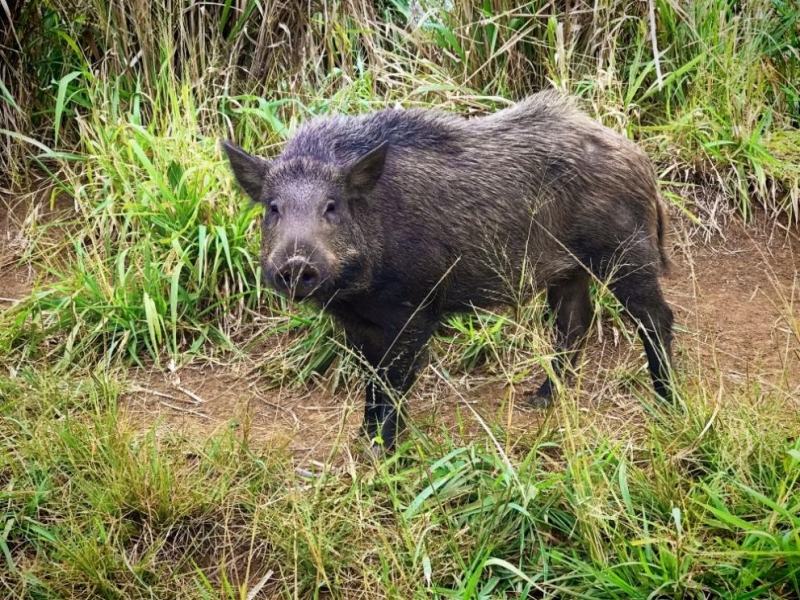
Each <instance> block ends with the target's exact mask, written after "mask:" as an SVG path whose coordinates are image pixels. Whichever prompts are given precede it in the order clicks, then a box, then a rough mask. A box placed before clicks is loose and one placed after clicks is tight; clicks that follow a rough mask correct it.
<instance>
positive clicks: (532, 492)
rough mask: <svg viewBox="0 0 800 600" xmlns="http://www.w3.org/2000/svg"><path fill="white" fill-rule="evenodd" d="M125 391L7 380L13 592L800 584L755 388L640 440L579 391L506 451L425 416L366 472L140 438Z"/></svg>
mask: <svg viewBox="0 0 800 600" xmlns="http://www.w3.org/2000/svg"><path fill="white" fill-rule="evenodd" d="M122 387H123V385H122V383H121V382H119V381H118V380H117V379H116V378H115V377H114V376H113V375H107V374H106V375H104V374H100V373H96V374H95V376H94V377H92V378H87V379H72V378H71V379H69V380H64V379H63V378H59V377H54V376H53V375H51V374H48V373H47V372H40V373H33V372H30V371H26V372H24V373H21V374H20V376H19V377H17V378H14V379H8V378H4V379H2V380H0V389H1V390H2V392H3V397H4V401H3V404H2V407H0V410H1V411H2V422H1V423H2V425H1V426H0V427H1V429H0V431H2V443H3V453H2V457H3V458H2V465H1V466H0V472H2V473H3V481H4V486H3V492H2V503H3V507H4V512H5V519H4V530H3V534H2V537H0V549H2V552H3V560H4V563H5V566H6V568H5V574H4V575H3V576H2V579H1V580H0V584H2V586H3V587H4V589H5V594H6V597H41V598H57V597H104V598H115V597H119V598H135V597H176V596H177V597H197V598H202V597H220V596H223V597H231V598H234V597H235V598H241V597H244V596H245V595H246V593H247V591H249V590H250V589H252V588H253V587H254V586H255V585H256V584H257V583H258V581H259V580H260V579H261V578H262V577H263V576H264V575H265V574H266V573H267V572H268V571H271V572H272V577H271V578H270V579H269V581H268V582H267V584H266V589H268V590H270V594H274V595H276V596H278V597H294V594H296V595H298V596H300V597H316V596H317V595H319V594H322V593H323V592H325V591H327V593H330V594H332V595H333V596H334V597H352V596H353V595H355V596H360V595H363V596H372V595H380V596H384V595H385V596H388V597H396V598H408V597H431V596H432V597H468V598H477V597H498V595H501V594H509V593H510V594H515V595H517V594H519V595H523V596H524V595H528V596H531V595H532V596H538V595H541V594H545V595H546V596H550V597H603V598H639V597H641V598H647V597H652V594H653V593H657V594H660V595H662V597H676V596H677V597H727V598H747V597H764V598H766V597H772V598H780V597H793V596H795V595H797V593H798V592H799V591H800V573H799V572H798V570H800V516H799V515H798V510H800V504H798V494H797V480H798V477H800V445H799V442H798V441H797V440H796V439H795V441H794V442H792V441H790V440H788V439H786V438H785V437H783V436H782V435H781V434H780V433H778V432H777V431H774V430H773V432H772V433H769V434H767V435H764V431H765V429H764V426H765V425H768V424H767V423H765V422H764V418H765V417H764V410H763V409H762V410H755V409H754V408H748V399H747V398H739V399H738V400H739V402H738V403H736V404H733V403H730V404H728V405H726V406H722V407H720V406H715V405H714V403H713V402H712V401H705V400H704V399H703V398H702V397H697V398H696V401H695V402H694V403H693V405H692V407H691V409H690V410H689V412H688V413H687V414H684V413H677V412H676V413H675V414H671V415H669V414H667V415H663V416H662V418H661V419H660V420H659V422H658V423H654V424H652V425H650V426H649V431H647V432H646V434H645V435H644V436H641V438H640V439H639V440H638V441H633V443H632V440H628V441H626V440H625V439H624V436H621V437H618V438H616V439H613V438H611V439H609V438H607V437H605V438H604V437H603V436H601V435H600V434H599V432H598V431H596V430H594V428H593V426H592V424H591V423H590V421H591V418H590V417H588V416H586V415H583V416H582V415H581V413H580V412H579V411H575V409H574V406H575V405H574V401H573V400H568V401H567V402H565V403H564V405H563V407H562V408H561V409H559V410H558V413H559V414H558V418H559V420H560V421H561V426H560V427H559V428H552V427H545V428H544V429H543V430H542V431H540V432H539V437H538V439H533V440H531V441H530V443H529V444H519V443H516V446H515V447H514V449H513V451H512V452H511V453H510V454H506V453H505V452H504V451H503V450H501V449H500V448H501V447H502V445H501V446H495V445H493V444H492V443H491V442H490V441H489V440H488V439H487V441H486V442H473V443H471V444H470V445H467V446H464V445H459V444H456V443H453V442H452V441H447V440H445V441H437V440H436V439H435V438H431V437H428V436H427V435H426V434H425V433H424V432H418V433H417V434H416V435H415V436H413V437H412V438H410V439H409V441H407V442H406V443H405V445H404V446H403V447H402V448H401V449H400V451H399V453H398V454H397V455H396V456H395V457H393V458H392V459H391V460H389V461H387V462H386V463H384V464H381V465H378V466H377V467H376V468H375V469H374V470H371V469H360V470H359V471H360V472H359V475H358V476H357V477H356V478H355V479H353V477H352V476H351V475H350V474H349V473H347V472H346V471H340V470H333V471H327V472H318V473H317V474H316V475H315V476H313V477H308V476H307V475H305V474H304V473H302V472H297V471H295V470H293V468H292V462H291V460H290V458H289V456H288V455H287V454H286V453H285V452H283V451H279V450H268V449H266V448H265V447H264V446H263V445H259V444H251V443H249V442H248V441H247V437H246V436H242V435H236V434H235V433H234V432H233V431H232V430H231V431H230V432H229V433H223V434H219V435H217V436H214V437H212V438H211V439H207V440H205V441H204V442H200V441H197V440H190V439H183V438H181V437H179V436H177V434H169V433H167V434H165V433H164V432H163V431H162V433H159V434H156V433H155V432H154V431H151V432H150V433H143V434H134V433H133V432H131V431H130V430H128V429H127V428H126V427H125V426H124V424H123V423H124V422H121V421H120V419H119V412H118V411H119V408H118V401H119V391H120V390H121V389H122ZM774 408H776V409H777V408H778V407H774ZM767 430H768V431H770V430H771V428H770V427H768V428H767ZM502 441H503V440H502V439H501V442H502Z"/></svg>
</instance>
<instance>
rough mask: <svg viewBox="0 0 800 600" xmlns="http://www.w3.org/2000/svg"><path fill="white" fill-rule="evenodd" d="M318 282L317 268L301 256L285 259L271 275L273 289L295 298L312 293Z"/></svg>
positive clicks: (319, 278)
mask: <svg viewBox="0 0 800 600" xmlns="http://www.w3.org/2000/svg"><path fill="white" fill-rule="evenodd" d="M320 282H321V277H320V272H319V269H317V267H315V266H314V265H313V264H312V263H310V262H309V261H308V260H307V259H306V258H303V257H302V256H293V257H292V258H290V259H289V260H287V261H286V262H285V263H284V264H283V265H281V266H280V267H278V268H277V269H276V270H275V275H274V276H273V283H274V285H275V289H277V290H278V291H280V292H283V293H285V294H286V295H288V296H289V297H291V298H295V299H297V300H302V299H303V298H305V297H307V296H310V295H311V294H313V293H314V291H315V290H316V289H317V288H318V287H319V284H320Z"/></svg>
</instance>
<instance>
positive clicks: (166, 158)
mask: <svg viewBox="0 0 800 600" xmlns="http://www.w3.org/2000/svg"><path fill="white" fill-rule="evenodd" d="M12 4H13V6H12ZM595 7H596V8H597V11H596V12H593V10H592V9H594V8H595ZM652 7H653V9H654V11H655V12H654V17H655V30H654V32H653V31H651V22H650V16H649V11H648V8H649V6H648V3H647V2H630V1H627V0H601V1H599V2H591V3H590V2H584V1H582V0H581V1H573V2H556V1H549V2H546V1H535V2H513V1H511V0H497V1H492V2H488V1H487V2H477V3H476V2H467V1H466V0H464V1H462V0H454V1H453V2H452V3H446V2H434V1H429V2H416V1H405V0H389V1H386V2H382V1H381V2H367V3H362V2H354V1H351V0H335V1H333V2H328V3H324V4H321V5H319V6H316V5H315V6H314V7H313V8H312V9H311V10H309V9H308V7H307V5H306V3H299V2H292V1H290V0H285V1H280V2H271V3H263V2H260V1H258V0H242V1H241V2H233V1H232V0H224V1H223V2H219V3H207V2H199V3H198V2H192V3H189V2H183V1H176V2H170V3H154V2H147V1H144V0H137V1H135V2H119V1H117V0H77V2H69V3H67V2H63V1H62V0H52V1H49V2H32V1H28V2H25V1H23V2H17V3H10V4H9V5H8V6H6V5H5V3H0V14H2V15H3V18H2V19H0V22H2V24H0V38H1V39H0V41H2V43H3V45H4V48H6V49H7V51H6V50H4V56H3V60H0V117H1V118H2V120H0V186H2V188H3V190H4V191H5V190H8V191H9V194H8V196H9V197H11V198H13V199H14V200H13V202H10V203H11V204H14V205H15V206H25V205H26V201H27V200H30V206H27V209H28V210H27V211H24V214H22V215H21V216H19V217H18V218H17V217H15V218H14V219H12V221H13V223H12V224H13V225H14V226H17V225H18V226H19V227H18V229H19V231H18V234H19V239H18V240H17V242H16V243H15V245H14V249H15V250H14V251H15V254H14V255H13V257H12V258H13V259H14V261H15V262H16V263H17V264H18V265H20V266H22V267H26V268H30V269H32V270H33V271H34V272H35V273H36V274H37V282H36V284H35V286H34V289H33V290H32V291H31V293H30V294H29V295H27V296H25V297H24V298H22V299H21V301H20V302H18V303H16V304H15V305H14V306H13V307H9V308H6V307H4V308H3V309H2V312H0V445H2V448H1V449H0V507H2V512H0V590H2V592H0V595H1V596H3V597H8V598H89V597H92V598H94V597H98V598H138V597H142V598H145V597H146V598H170V597H176V598H219V597H226V598H241V599H245V598H249V597H250V596H248V594H249V593H250V592H253V591H257V590H259V589H260V590H261V596H258V597H286V598H293V597H297V598H321V597H342V598H353V597H391V598H427V597H437V598H451V597H459V598H496V597H507V596H513V597H549V598H566V597H575V598H639V597H641V598H661V597H664V598H666V597H675V598H679V597H680V598H716V597H723V598H741V599H745V598H793V597H798V596H800V576H799V575H798V571H800V501H799V500H798V498H800V493H798V477H799V476H800V441H798V440H800V438H799V437H798V431H799V430H800V422H798V419H797V417H796V415H792V414H786V412H787V411H786V407H787V406H793V404H792V403H791V402H790V400H791V398H789V397H788V394H786V393H780V392H775V391H771V392H770V391H766V390H764V389H761V388H760V387H759V384H755V383H747V384H744V385H741V386H737V387H735V388H732V387H726V386H725V385H723V384H722V383H719V382H718V381H717V379H719V378H720V374H719V373H718V372H716V371H715V368H714V367H713V366H712V365H710V364H708V363H704V362H702V361H701V360H700V358H699V356H698V359H697V361H695V357H694V356H693V355H692V354H691V350H690V349H687V348H684V349H683V350H682V352H680V354H681V355H682V356H683V358H684V360H683V361H682V363H681V366H682V368H681V371H680V372H679V377H678V382H677V385H678V395H679V396H680V399H681V402H680V403H679V407H678V408H675V409H674V410H673V409H669V410H668V409H665V408H664V407H660V406H658V405H654V404H653V402H652V399H651V396H650V393H649V391H647V390H648V387H647V381H646V374H645V373H644V371H643V370H642V369H638V370H636V368H635V367H633V366H630V365H626V366H625V367H624V368H617V369H616V370H612V371H610V372H606V373H604V374H603V375H602V376H601V377H600V378H599V380H598V381H593V380H590V376H587V375H578V376H577V377H576V382H575V384H574V385H573V386H572V387H570V388H568V389H567V391H566V395H565V397H564V398H563V399H562V401H561V402H559V403H558V406H557V407H556V408H555V409H553V411H552V412H551V413H548V415H547V416H546V417H544V418H543V419H542V420H541V422H538V424H537V425H536V426H534V427H532V428H531V429H530V430H529V431H525V432H523V433H519V432H518V431H516V430H515V429H514V427H512V425H513V423H510V422H509V421H508V420H506V417H505V413H503V414H498V415H495V416H496V418H494V419H490V418H488V417H479V416H476V415H475V414H473V412H472V411H473V406H472V404H471V403H470V402H471V398H472V397H471V396H470V398H469V399H468V398H467V397H466V396H465V394H466V395H468V389H467V388H468V387H469V386H468V385H465V384H464V381H470V380H471V378H473V377H480V378H483V379H489V380H491V381H492V382H494V383H496V384H498V385H499V386H502V387H503V389H504V390H506V391H504V392H502V393H503V394H505V396H504V398H503V401H502V406H503V408H502V410H500V412H502V411H503V410H505V409H506V408H507V407H508V404H509V403H512V402H514V392H513V390H514V386H517V385H519V384H521V383H522V382H524V381H525V380H527V379H528V378H529V377H530V376H531V375H537V374H538V375H541V372H542V369H545V370H546V369H548V368H549V360H550V357H551V354H552V349H551V345H550V344H549V342H548V331H547V329H546V327H545V326H544V325H542V320H543V306H542V302H541V299H535V300H534V301H532V302H531V303H527V304H525V305H524V306H522V307H520V308H519V309H518V310H516V311H515V312H513V313H510V312H504V313H496V314H495V313H480V314H474V315H465V316H460V317H454V318H452V319H451V320H450V321H449V322H448V323H447V324H446V325H445V327H443V328H442V329H441V331H440V333H439V336H438V337H437V339H436V340H435V342H434V344H433V348H432V351H433V359H432V367H431V368H430V369H428V370H427V371H426V373H425V376H424V378H423V379H424V381H423V382H422V383H421V388H422V392H423V393H425V394H436V395H437V397H438V396H441V397H449V398H452V397H454V396H455V400H454V401H455V402H457V406H456V408H455V413H456V416H455V423H453V422H446V423H445V422H438V421H437V419H436V416H435V415H434V416H433V417H425V416H422V417H421V418H420V419H419V420H418V421H417V422H416V423H415V425H414V428H413V431H412V433H411V434H409V435H408V436H407V437H406V438H405V442H404V444H403V445H402V446H401V448H400V449H399V451H398V453H397V455H396V456H394V457H393V458H391V459H389V460H388V461H386V462H385V463H382V464H380V465H371V466H370V465H366V464H363V463H357V462H353V461H352V460H350V459H349V458H348V456H349V455H348V452H347V451H346V442H347V440H344V439H340V438H337V439H336V441H335V443H334V444H333V449H332V450H331V451H330V456H329V458H331V459H332V461H331V464H326V466H325V467H322V466H319V465H317V466H315V468H314V469H315V472H314V473H313V474H311V475H309V474H308V473H306V471H305V470H303V469H305V468H306V467H307V466H308V465H303V469H300V470H297V469H296V466H297V465H296V464H295V461H296V460H297V457H296V456H293V455H292V453H291V451H290V450H289V449H287V448H284V447H280V446H278V445H277V442H276V443H275V444H272V445H270V444H266V445H265V444H264V443H263V441H261V438H259V437H258V436H256V435H255V434H254V433H253V432H252V431H251V426H252V424H251V423H249V422H248V421H247V420H246V419H245V420H244V421H242V422H240V423H239V425H238V426H236V425H235V424H234V420H235V419H234V417H233V416H231V420H230V427H228V428H227V429H226V430H225V431H223V432H218V431H217V432H216V433H214V434H213V435H206V434H204V435H199V436H192V435H189V434H186V435H183V434H179V433H177V431H176V430H174V429H171V428H170V427H169V426H166V425H165V426H162V424H161V423H153V424H152V426H149V425H148V426H147V427H144V428H143V427H142V426H141V424H139V425H136V424H134V423H132V422H131V421H130V419H129V418H128V415H126V413H125V410H124V409H123V406H125V400H124V398H123V396H124V394H125V393H128V392H129V391H130V390H131V389H132V386H133V384H134V383H136V378H137V375H136V373H137V372H138V373H142V372H159V371H163V370H166V371H169V370H170V369H174V370H177V372H178V373H180V369H181V367H182V366H184V365H186V364H188V363H194V364H196V365H197V364H201V365H212V364H220V363H223V364H225V365H227V366H228V367H229V368H231V369H237V368H252V369H253V370H254V371H255V372H257V373H258V374H259V382H260V384H262V385H264V386H265V387H274V388H281V389H288V390H290V391H291V393H296V394H297V396H298V398H300V397H302V396H303V395H304V394H306V393H310V392H311V391H313V390H315V389H316V387H317V386H319V385H322V386H323V387H324V388H325V389H324V393H325V394H331V393H334V392H335V393H336V394H337V396H336V398H337V399H338V400H341V403H342V404H343V405H349V404H354V405H355V406H356V407H358V406H359V405H358V402H359V401H360V392H359V390H360V388H359V384H358V383H357V382H358V366H359V361H358V358H357V357H354V356H352V355H351V354H349V353H348V352H347V351H346V350H345V349H344V347H343V345H342V338H341V334H340V332H339V331H338V330H337V329H336V328H335V327H334V326H333V325H332V323H331V322H330V320H329V319H328V318H327V317H325V316H323V315H319V314H317V313H315V312H313V311H311V310H309V309H308V308H306V307H303V306H292V305H289V304H288V303H287V302H286V301H285V300H283V299H281V298H279V297H277V296H275V295H274V294H272V293H271V292H269V291H268V290H266V289H265V288H263V287H262V285H261V274H260V267H259V264H258V229H259V228H258V215H259V210H260V209H259V208H258V207H254V206H252V205H250V204H248V203H247V202H246V200H245V199H244V198H243V197H242V195H241V194H240V193H239V192H238V191H237V190H236V189H235V187H234V183H233V181H232V178H231V176H230V174H229V172H228V170H227V167H226V165H225V162H224V160H223V157H222V155H221V153H220V149H219V147H218V140H219V139H220V138H232V139H235V140H236V141H237V142H238V143H240V144H241V145H243V146H244V147H246V148H247V149H248V150H251V151H254V152H259V153H262V154H265V155H274V154H275V153H277V152H279V151H280V147H281V143H282V142H283V141H284V140H285V139H286V137H287V136H288V135H289V133H290V131H291V130H292V128H293V127H295V126H296V125H297V124H298V123H301V122H303V121H305V120H307V119H309V118H311V117H313V116H315V115H319V114H327V113H347V114H354V113H360V112H365V111H368V110H371V109H374V108H380V107H383V106H390V105H395V104H398V103H399V104H402V105H404V106H426V107H434V106H435V107H440V108H444V109H447V110H458V111H463V112H471V113H474V114H480V113H485V112H487V111H491V110H494V109H495V108H498V107H501V106H503V105H505V104H506V103H507V102H508V101H510V100H512V99H516V98H519V97H521V96H523V95H525V94H527V93H529V92H531V91H533V90H537V89H539V88H541V87H547V86H551V85H554V86H556V87H559V88H562V89H564V90H566V91H568V92H570V93H573V94H574V95H576V96H577V97H578V98H579V101H580V102H581V103H582V106H583V107H584V108H585V109H586V110H587V111H588V112H590V113H591V114H592V115H593V116H595V117H596V118H597V119H599V120H601V121H602V122H604V123H605V124H606V125H609V126H611V127H614V128H615V129H617V130H618V131H621V132H624V133H625V134H626V135H628V136H630V137H631V138H633V139H635V140H637V141H638V142H639V143H640V144H641V145H642V146H643V147H644V148H645V149H646V150H647V151H648V152H649V153H650V155H651V156H652V158H653V159H654V161H655V162H656V164H657V166H658V168H659V172H660V175H661V177H662V179H664V181H665V190H666V191H667V193H665V195H666V196H667V197H668V198H669V200H670V201H672V202H673V204H675V207H676V210H675V211H674V212H675V214H683V215H686V216H687V217H688V218H690V219H692V220H693V222H694V223H696V224H699V225H700V226H702V227H703V228H705V229H706V230H708V231H713V230H715V229H718V228H719V227H721V223H722V222H724V221H725V220H726V218H727V217H728V216H729V215H731V214H734V213H736V214H738V215H740V216H741V217H743V218H744V219H745V220H749V219H751V218H752V217H753V216H754V215H755V214H756V213H759V212H761V213H765V214H766V215H767V217H768V218H770V219H773V220H774V221H775V222H777V223H781V224H784V225H786V226H789V227H796V224H797V221H798V218H800V211H799V210H798V201H800V169H799V168H798V165H799V164H800V137H799V136H798V129H797V127H798V124H800V89H798V81H800V30H799V29H798V23H800V8H798V6H797V5H796V3H793V2H789V1H784V0H769V1H768V0H749V1H746V2H732V1H729V0H699V1H696V2H666V1H662V0H654V1H653V2H652ZM6 11H8V12H10V13H11V16H12V17H13V19H11V20H8V19H6V18H5V17H6V16H7V15H6ZM76 15H82V16H80V17H76ZM12 23H13V25H12ZM652 33H655V35H652ZM718 195H719V196H723V197H725V198H726V199H728V200H727V201H726V202H723V203H719V202H717V201H716V200H714V199H713V198H715V197H716V196H718ZM40 196H44V197H45V198H46V199H45V200H44V201H42V200H41V198H40ZM49 202H52V203H53V204H54V205H58V206H61V207H66V208H64V209H63V210H60V211H59V212H58V213H57V215H56V216H52V215H50V216H45V215H44V213H46V212H47V211H46V210H45V208H46V207H45V206H44V205H43V204H47V203H49ZM2 206H4V204H0V207H2ZM681 211H682V212H681ZM17 221H18V222H17ZM0 248H2V246H0ZM0 258H4V257H0ZM2 264H5V263H2ZM594 298H595V305H596V309H597V312H598V315H599V316H598V319H599V321H600V322H602V323H603V324H604V325H605V327H604V328H603V330H604V331H606V332H608V331H609V330H611V331H614V332H615V334H617V333H619V334H621V336H622V337H623V338H626V339H627V340H628V341H629V342H631V343H634V340H635V336H633V335H632V331H631V330H630V329H629V327H628V326H627V325H625V323H624V321H623V320H622V318H621V314H620V311H619V307H618V305H617V304H616V302H615V301H614V300H613V299H612V298H610V296H609V295H608V294H607V293H605V292H604V291H603V289H602V286H597V290H596V293H595V295H594ZM781 301H782V303H783V305H784V306H783V307H781V312H782V313H785V315H786V317H785V321H786V324H787V326H788V328H789V329H791V331H793V332H794V338H793V340H791V341H790V347H788V349H787V350H786V352H788V353H791V352H797V347H798V346H800V333H798V332H799V331H800V329H798V323H797V320H796V316H795V313H794V312H793V309H792V307H793V302H796V300H794V296H793V295H792V294H788V295H786V296H784V297H783V298H782V300H781ZM795 312H796V311H795ZM698 354H699V353H698ZM241 365H245V366H244V367H242V366H241ZM137 366H138V368H139V371H135V370H134V368H135V367H137ZM788 368H789V367H787V369H788ZM582 373H583V372H582ZM509 390H510V391H509ZM245 391H246V390H242V392H241V393H242V394H243V395H244V394H245ZM485 393H486V394H488V393H490V392H485ZM481 394H484V392H478V395H479V396H480V395H481ZM587 396H590V397H591V398H598V397H602V398H605V399H606V400H607V401H608V402H609V403H611V404H614V403H620V404H621V405H623V406H622V409H621V413H622V414H621V416H619V419H621V422H622V425H619V426H617V425H615V426H613V427H610V426H608V425H607V424H604V421H603V419H604V415H603V414H594V412H593V411H594V409H593V407H594V406H595V405H594V404H589V405H588V411H589V412H587V404H586V403H587ZM517 402H518V404H519V401H517ZM356 410H358V408H356ZM600 412H601V413H602V411H600ZM614 423H617V421H614ZM339 425H340V426H341V423H340V424H339ZM342 429H344V428H343V427H342ZM475 429H477V430H478V431H479V433H478V434H477V435H475V433H474V430H475ZM470 432H472V433H470ZM325 433H327V432H319V435H324V434H325ZM251 434H252V435H251ZM302 435H316V433H314V432H312V433H311V434H310V433H309V431H308V430H304V432H303V433H302ZM273 446H274V447H273ZM340 451H341V452H340ZM332 465H335V466H332Z"/></svg>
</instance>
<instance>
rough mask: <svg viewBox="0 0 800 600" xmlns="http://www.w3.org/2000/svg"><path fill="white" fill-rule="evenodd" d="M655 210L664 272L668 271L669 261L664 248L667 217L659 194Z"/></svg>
mask: <svg viewBox="0 0 800 600" xmlns="http://www.w3.org/2000/svg"><path fill="white" fill-rule="evenodd" d="M656 212H657V216H656V218H657V222H656V235H657V236H658V252H659V254H660V255H661V272H662V273H664V274H666V273H669V269H670V263H669V257H668V256H667V251H666V248H664V237H665V236H666V229H667V225H668V224H669V217H668V216H667V211H666V210H665V208H664V200H663V199H662V198H661V197H660V196H657V197H656Z"/></svg>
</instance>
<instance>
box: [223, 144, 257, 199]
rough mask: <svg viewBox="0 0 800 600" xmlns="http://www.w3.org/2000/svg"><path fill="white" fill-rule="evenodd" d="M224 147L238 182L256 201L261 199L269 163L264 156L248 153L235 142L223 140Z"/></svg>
mask: <svg viewBox="0 0 800 600" xmlns="http://www.w3.org/2000/svg"><path fill="white" fill-rule="evenodd" d="M222 148H223V149H224V150H225V154H227V155H228V162H230V163H231V170H232V171H233V175H234V177H236V182H237V183H238V184H239V185H240V186H241V187H242V189H243V190H244V191H245V192H246V193H247V195H248V196H250V198H252V199H253V201H255V202H259V201H260V200H261V189H262V187H263V186H264V177H265V176H266V175H267V172H268V171H269V163H268V162H267V161H266V160H264V159H263V158H259V157H257V156H253V155H251V154H248V153H247V152H245V151H244V150H242V149H241V148H239V146H237V145H236V144H234V143H233V142H228V141H224V140H223V142H222Z"/></svg>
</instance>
